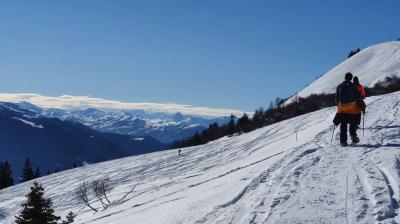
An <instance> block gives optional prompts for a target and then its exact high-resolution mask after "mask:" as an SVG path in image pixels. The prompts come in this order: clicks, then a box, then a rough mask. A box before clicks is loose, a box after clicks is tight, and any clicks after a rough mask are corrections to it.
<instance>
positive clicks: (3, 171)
mask: <svg viewBox="0 0 400 224" xmlns="http://www.w3.org/2000/svg"><path fill="white" fill-rule="evenodd" d="M76 167H78V166H77V165H76V164H75V163H74V164H73V165H72V168H76ZM57 172H60V169H56V170H54V172H53V173H57ZM12 173H13V172H12V168H11V164H10V162H8V161H0V190H1V189H4V188H7V187H10V186H12V185H14V183H15V182H14V179H13V175H12ZM51 173H52V172H51V171H50V170H48V171H47V175H49V174H51ZM41 176H42V174H41V172H40V168H39V166H36V169H35V170H34V169H33V167H32V164H31V161H30V159H29V158H27V159H26V160H25V163H24V166H23V168H22V175H21V177H20V178H19V183H23V182H26V181H30V180H34V179H36V178H39V177H41Z"/></svg>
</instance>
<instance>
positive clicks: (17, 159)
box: [0, 102, 166, 176]
mask: <svg viewBox="0 0 400 224" xmlns="http://www.w3.org/2000/svg"><path fill="white" fill-rule="evenodd" d="M24 106H25V107H28V106H29V107H32V105H28V104H26V105H24ZM31 109H32V108H31ZM36 109H37V110H39V109H40V108H36ZM0 143H1V145H0V160H2V161H3V160H8V161H10V162H11V164H12V166H13V169H14V175H15V176H19V173H20V170H21V169H22V163H23V162H24V161H25V159H26V158H27V157H29V158H30V159H31V161H32V162H33V164H34V165H35V166H36V165H39V166H40V168H41V171H42V172H45V171H47V170H52V171H53V170H55V169H60V170H63V169H67V168H71V167H72V165H73V164H74V163H76V164H81V163H83V162H85V163H95V162H100V161H106V160H111V159H116V158H121V157H125V156H129V155H137V154H143V153H149V152H154V151H159V150H162V149H165V147H166V146H165V145H164V144H163V143H161V142H159V141H157V140H155V139H153V138H151V137H147V136H128V135H121V134H112V133H103V132H99V131H96V130H93V129H91V128H89V127H87V126H85V125H82V124H80V123H76V122H72V121H66V120H60V119H58V118H49V117H45V116H43V115H41V114H40V113H38V112H37V111H33V110H28V109H26V108H23V106H21V105H17V104H13V103H4V102H2V103H0Z"/></svg>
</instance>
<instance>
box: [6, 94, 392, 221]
mask: <svg viewBox="0 0 400 224" xmlns="http://www.w3.org/2000/svg"><path fill="white" fill-rule="evenodd" d="M367 104H368V112H367V115H366V119H365V124H366V129H365V137H364V138H361V143H360V144H359V145H358V146H356V147H347V148H342V147H339V146H338V134H337V132H336V134H335V139H334V142H333V144H331V143H330V138H331V133H332V122H331V121H332V119H333V116H334V114H335V108H327V109H323V110H320V111H317V112H313V113H310V114H306V115H303V116H299V117H295V118H293V119H290V120H286V121H283V122H280V123H277V124H274V125H270V126H267V127H265V128H262V129H259V130H256V131H253V132H250V133H247V134H243V135H240V136H233V137H225V138H222V139H219V140H217V141H214V142H211V143H209V144H206V145H202V146H197V147H191V148H184V149H183V150H182V155H181V156H178V153H177V151H176V150H169V151H163V152H156V153H151V154H146V155H140V156H134V157H129V158H124V159H119V160H114V161H109V162H104V163H99V164H94V165H90V166H86V167H81V168H77V169H73V170H69V171H64V172H61V173H57V174H54V175H50V176H46V177H43V178H40V179H39V180H38V181H39V182H40V183H42V184H43V185H44V187H45V188H46V196H47V197H50V198H52V199H53V201H54V205H55V210H56V212H57V214H58V215H63V216H64V215H66V214H67V212H69V211H73V212H75V213H77V214H78V216H77V220H76V223H99V224H100V223H118V224H125V223H126V224H131V223H141V224H146V223H154V224H160V223H171V224H176V223H185V224H186V223H374V222H377V221H381V223H393V222H400V217H399V213H398V212H399V206H398V205H399V204H398V203H399V201H400V187H399V186H400V150H399V149H400V93H399V92H397V93H393V94H390V95H383V96H376V97H371V98H368V99H367ZM359 134H361V131H359ZM361 136H362V135H361ZM296 139H297V140H296ZM106 176H108V177H110V178H111V180H112V181H113V182H114V186H115V188H114V190H113V191H112V193H111V200H113V201H114V205H113V206H111V207H109V208H108V209H107V210H103V209H100V211H99V212H96V213H94V212H92V211H90V210H89V209H88V208H86V207H84V206H82V205H78V204H77V203H76V200H75V199H74V191H75V190H76V189H77V187H78V186H79V184H80V183H82V182H83V181H91V180H94V179H97V178H102V177H106ZM31 184H32V183H31V182H28V183H23V184H19V185H17V186H13V187H10V188H7V189H4V190H2V191H0V223H7V224H8V223H12V221H13V219H14V216H15V215H16V214H17V213H18V212H19V211H20V209H21V208H20V207H19V204H20V203H21V202H22V201H23V200H24V199H25V198H24V195H25V194H26V193H27V192H28V191H29V186H30V185H31ZM90 200H91V202H92V203H93V205H94V206H96V207H97V208H100V207H101V206H100V204H99V203H98V202H95V199H94V198H93V197H91V198H90Z"/></svg>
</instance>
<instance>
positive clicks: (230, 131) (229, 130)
mask: <svg viewBox="0 0 400 224" xmlns="http://www.w3.org/2000/svg"><path fill="white" fill-rule="evenodd" d="M235 131H236V125H235V116H233V114H231V120H230V121H229V123H228V125H227V129H226V134H227V135H233V134H235Z"/></svg>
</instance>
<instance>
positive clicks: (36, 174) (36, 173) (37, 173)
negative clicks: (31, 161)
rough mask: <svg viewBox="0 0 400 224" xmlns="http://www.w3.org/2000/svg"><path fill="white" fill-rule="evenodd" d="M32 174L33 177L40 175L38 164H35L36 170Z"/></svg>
mask: <svg viewBox="0 0 400 224" xmlns="http://www.w3.org/2000/svg"><path fill="white" fill-rule="evenodd" d="M34 176H35V178H39V177H41V176H42V175H41V174H40V169H39V166H36V170H35V174H34Z"/></svg>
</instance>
